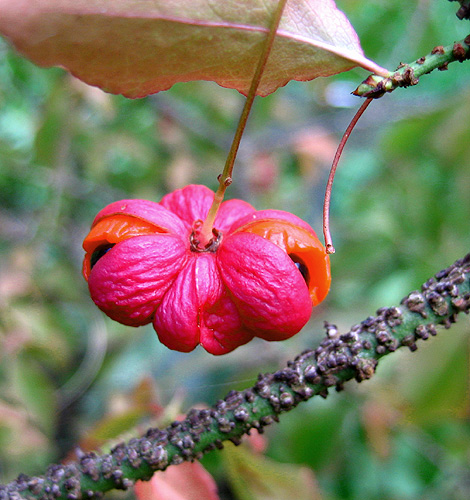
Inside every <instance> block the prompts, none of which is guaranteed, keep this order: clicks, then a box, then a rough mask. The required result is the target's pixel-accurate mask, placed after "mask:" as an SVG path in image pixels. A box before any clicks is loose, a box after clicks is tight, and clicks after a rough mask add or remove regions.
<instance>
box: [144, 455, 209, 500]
mask: <svg viewBox="0 0 470 500" xmlns="http://www.w3.org/2000/svg"><path fill="white" fill-rule="evenodd" d="M135 495H136V498H137V500H201V499H204V500H219V495H218V494H217V485H216V484H215V481H214V479H213V478H212V476H211V475H210V474H209V473H208V472H207V471H206V469H204V467H203V466H202V465H201V464H200V463H199V462H193V463H190V462H184V463H182V464H180V465H178V466H177V467H176V466H173V467H169V468H168V469H167V470H165V471H163V472H160V471H159V472H156V473H155V474H154V475H153V477H152V479H151V480H150V481H149V482H142V481H137V483H136V485H135Z"/></svg>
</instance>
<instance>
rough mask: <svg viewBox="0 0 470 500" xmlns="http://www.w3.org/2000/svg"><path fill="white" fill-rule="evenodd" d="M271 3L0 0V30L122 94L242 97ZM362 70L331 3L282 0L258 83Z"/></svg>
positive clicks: (40, 58) (349, 31)
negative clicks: (209, 88) (188, 89)
mask: <svg viewBox="0 0 470 500" xmlns="http://www.w3.org/2000/svg"><path fill="white" fill-rule="evenodd" d="M276 5H277V0H229V1H214V0H183V1H180V0H151V1H149V0H146V1H144V0H113V1H110V0H40V1H36V2H31V1H30V0H15V1H11V0H0V12H1V13H2V15H1V16H0V33H3V34H4V35H5V36H6V37H8V38H9V39H10V40H11V41H12V43H13V44H14V45H15V47H16V48H17V49H18V50H19V51H20V52H22V53H23V54H24V55H25V56H26V57H29V58H30V59H31V60H32V61H34V62H35V63H36V64H39V65H40V66H62V67H64V68H66V69H68V70H69V71H70V72H71V73H72V74H74V75H75V76H77V77H78V78H80V79H82V80H83V81H85V82H86V83H89V84H91V85H95V86H98V87H100V88H102V89H103V90H106V91H107V92H111V93H115V94H123V95H125V96H127V97H144V96H146V95H149V94H152V93H155V92H158V91H161V90H167V89H169V88H170V87H171V86H172V85H173V84H174V83H176V82H186V81H191V80H213V81H215V82H217V83H218V84H219V85H222V86H223V87H229V88H234V89H237V90H239V91H240V92H242V93H244V94H246V93H247V91H248V89H249V86H250V82H251V78H252V76H253V73H254V71H255V66H256V63H257V61H258V58H259V55H260V51H261V48H262V44H263V41H264V40H265V38H266V34H267V32H268V27H269V23H270V20H271V18H272V16H273V13H274V9H275V8H276ZM357 65H359V66H362V67H364V68H366V69H367V70H369V71H372V72H374V73H378V74H388V73H387V72H386V70H384V69H383V68H380V67H379V66H377V65H376V64H375V63H373V62H372V61H369V60H368V59H366V58H365V57H364V56H363V53H362V50H361V47H360V44H359V40H358V38H357V36H356V33H355V32H354V29H353V28H352V26H351V25H350V24H349V21H348V20H347V18H346V16H345V15H344V14H343V13H342V12H340V11H339V10H337V8H336V5H335V3H334V1H333V0H289V1H288V2H287V5H286V7H285V10H284V15H283V17H282V19H281V23H280V26H279V29H278V33H277V37H276V39H275V43H274V46H273V48H272V51H271V54H270V58H269V60H268V64H267V67H266V69H265V72H264V74H263V78H262V81H261V84H260V86H259V89H258V93H259V94H260V95H267V94H270V93H272V92H274V91H275V90H276V89H277V88H278V87H280V86H283V85H285V84H286V83H287V82H289V81H290V80H293V79H294V80H300V81H306V80H312V79H313V78H316V77H318V76H328V75H332V74H335V73H339V72H341V71H346V70H349V69H351V68H353V67H354V66H357Z"/></svg>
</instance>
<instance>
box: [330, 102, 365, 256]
mask: <svg viewBox="0 0 470 500" xmlns="http://www.w3.org/2000/svg"><path fill="white" fill-rule="evenodd" d="M371 102H372V97H369V98H368V99H366V100H365V101H364V102H363V103H362V105H361V107H360V108H359V109H358V110H357V112H356V114H355V115H354V117H353V119H352V120H351V122H350V123H349V125H348V127H347V129H346V131H345V132H344V135H343V137H342V138H341V142H340V143H339V146H338V149H337V150H336V154H335V157H334V160H333V164H332V165H331V169H330V175H329V176H328V182H327V183H326V191H325V198H324V201H323V236H324V237H325V248H326V253H329V254H330V253H335V247H334V246H333V240H332V239H331V233H330V202H331V190H332V187H333V180H334V178H335V173H336V167H337V166H338V163H339V159H340V158H341V154H342V153H343V149H344V146H346V142H347V141H348V139H349V136H350V135H351V132H352V131H353V129H354V127H355V126H356V123H357V121H358V120H359V118H360V117H361V115H362V114H363V113H364V111H365V110H366V109H367V106H369V104H370V103H371Z"/></svg>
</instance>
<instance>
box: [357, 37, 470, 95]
mask: <svg viewBox="0 0 470 500" xmlns="http://www.w3.org/2000/svg"><path fill="white" fill-rule="evenodd" d="M467 59H470V35H468V36H467V37H465V38H464V39H463V40H461V41H460V42H455V43H453V44H452V45H448V46H447V47H443V46H441V45H440V46H437V47H434V48H433V49H432V51H431V52H430V53H429V54H428V55H426V56H423V57H420V58H419V59H417V60H416V61H414V62H412V63H410V64H400V65H399V66H398V68H397V70H396V71H395V72H394V73H391V74H390V76H388V77H383V76H378V75H369V76H368V77H367V78H366V79H365V80H364V81H363V82H362V83H361V84H360V85H359V87H357V89H356V90H355V91H354V92H353V94H354V95H356V96H360V97H371V98H374V99H377V98H379V97H382V96H383V95H384V94H385V93H387V92H393V91H394V90H395V89H396V88H398V87H409V86H411V85H416V84H417V83H418V81H419V79H420V77H421V76H423V75H427V74H428V73H431V71H434V70H435V69H438V70H440V71H444V70H446V69H447V67H448V65H449V64H450V63H451V62H454V61H459V62H464V61H465V60H467Z"/></svg>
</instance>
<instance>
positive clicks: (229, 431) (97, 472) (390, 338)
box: [0, 254, 470, 500]
mask: <svg viewBox="0 0 470 500" xmlns="http://www.w3.org/2000/svg"><path fill="white" fill-rule="evenodd" d="M469 311H470V254H468V255H467V256H466V257H464V258H463V259H461V260H458V261H457V262H455V263H454V264H453V265H452V266H450V267H448V268H447V269H444V270H442V271H440V272H439V273H437V274H436V276H435V277H434V278H430V279H429V280H428V281H426V283H424V284H423V286H422V287H421V290H420V291H414V292H411V293H410V294H409V295H408V296H407V297H405V298H404V299H403V300H402V301H401V302H400V304H399V305H397V306H394V307H384V308H382V309H379V310H378V311H377V315H376V316H370V317H369V318H367V319H365V320H364V321H363V322H362V323H360V324H358V325H355V326H353V327H352V328H351V329H350V330H349V331H348V332H346V333H343V334H341V333H340V332H338V330H337V328H336V327H335V326H334V325H331V324H329V323H325V327H326V330H327V335H326V337H325V338H324V339H323V341H322V342H321V343H320V345H319V346H318V347H317V348H316V349H312V350H307V351H305V352H303V353H301V354H300V355H299V356H297V358H295V359H294V360H293V361H290V362H288V363H287V366H286V367H284V368H282V369H280V370H278V371H277V372H275V373H268V374H261V375H259V377H258V380H257V382H256V384H255V385H254V386H253V387H251V388H250V389H246V390H244V391H231V392H229V393H228V395H227V396H226V397H225V399H223V400H220V401H218V402H217V403H216V404H215V405H214V406H213V407H212V408H210V409H204V410H195V409H193V410H191V411H190V412H189V413H188V414H187V415H186V418H185V419H184V420H183V421H179V422H173V423H172V424H171V425H170V426H168V427H167V428H165V429H156V428H155V429H149V430H148V431H147V433H146V434H145V435H144V436H142V437H140V438H134V439H131V440H130V441H129V442H127V443H121V444H119V445H118V446H116V447H115V448H113V449H112V450H111V452H110V453H108V454H105V455H98V454H96V453H87V454H82V455H81V456H80V457H78V458H77V460H76V461H75V462H72V463H69V464H67V465H60V464H58V465H51V466H49V467H48V469H47V471H46V473H45V474H44V475H43V476H39V477H28V476H26V475H23V474H20V476H19V477H18V478H17V479H16V480H15V481H13V482H11V483H9V484H7V485H3V486H0V500H20V499H28V500H39V499H41V500H53V499H70V500H76V499H81V498H99V497H101V496H103V494H104V493H105V492H106V491H109V490H112V489H127V488H130V487H132V485H133V484H134V482H135V481H136V480H139V479H140V480H148V479H150V478H151V477H152V475H153V473H154V472H155V471H158V470H164V469H166V468H167V467H168V466H169V465H176V464H179V463H181V462H183V461H192V460H197V459H199V458H201V457H202V455H203V454H205V453H207V452H209V451H211V450H214V449H217V448H222V447H223V442H224V441H227V440H230V441H232V442H233V443H235V444H238V443H240V440H241V437H242V436H243V435H244V434H249V433H250V430H251V429H258V431H262V430H263V428H264V427H265V426H267V425H269V424H272V423H273V422H275V421H278V419H279V415H280V414H282V413H285V412H288V411H290V410H292V409H293V408H295V407H296V406H297V405H298V404H299V403H301V402H302V401H306V400H308V399H310V398H312V397H313V396H316V395H319V396H322V397H327V395H328V391H329V389H331V388H335V389H336V390H341V389H342V387H343V384H344V383H345V382H347V381H349V380H352V379H355V380H356V381H358V382H361V381H363V380H366V379H369V378H371V377H372V376H373V375H374V373H375V370H376V367H377V364H378V361H379V360H380V358H382V357H383V356H385V355H388V354H390V353H392V352H394V351H396V350H397V349H398V348H400V347H403V346H407V347H408V348H409V349H411V350H412V351H414V350H415V349H416V348H417V346H416V342H417V341H418V340H420V339H421V340H426V339H428V338H429V337H432V336H434V335H436V333H437V326H438V325H443V326H444V327H446V328H450V327H451V325H452V324H453V323H454V322H455V321H456V318H457V315H458V314H459V313H461V312H464V313H468V312H469Z"/></svg>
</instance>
